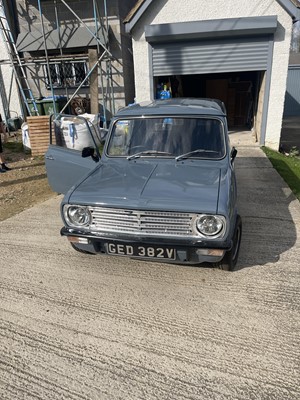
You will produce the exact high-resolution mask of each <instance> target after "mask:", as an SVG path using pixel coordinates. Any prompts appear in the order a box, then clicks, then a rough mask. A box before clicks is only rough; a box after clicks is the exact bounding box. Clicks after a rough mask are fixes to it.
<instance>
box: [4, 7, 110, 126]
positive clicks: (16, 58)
mask: <svg viewBox="0 0 300 400" xmlns="http://www.w3.org/2000/svg"><path fill="white" fill-rule="evenodd" d="M58 1H59V2H60V3H61V4H63V5H64V6H65V7H66V8H67V9H68V10H69V12H70V13H71V14H72V15H73V16H74V17H75V18H76V20H77V21H78V22H79V23H80V24H81V25H80V26H83V27H84V28H85V29H86V30H87V31H88V33H89V34H90V35H91V37H92V38H94V39H95V41H96V47H97V53H98V56H99V57H98V59H97V62H96V63H95V64H94V66H93V67H92V68H91V69H90V70H89V72H88V74H87V75H86V76H85V78H84V80H83V81H81V83H80V84H79V86H78V87H77V88H76V90H75V91H74V92H73V93H72V94H70V93H69V89H68V85H67V84H66V83H65V84H64V88H65V90H66V97H67V104H66V105H65V106H64V108H63V109H62V110H61V113H62V112H63V111H64V110H65V109H66V108H67V107H68V106H69V105H70V104H71V102H72V100H73V99H74V98H75V97H76V95H77V94H78V92H79V91H80V90H81V88H82V87H83V86H84V84H85V83H86V82H87V81H88V79H89V77H90V75H91V74H92V73H93V71H94V70H95V69H96V68H97V69H98V76H100V84H98V103H99V100H100V102H101V103H102V109H103V117H104V118H103V119H104V127H106V123H107V118H106V110H109V111H110V112H111V113H112V114H114V113H115V99H114V85H113V78H112V67H111V63H112V61H113V56H112V54H111V52H110V49H109V40H108V30H109V24H108V13H107V0H102V1H103V10H104V13H103V14H104V15H102V16H101V15H100V13H99V6H98V4H99V3H100V2H101V0H90V1H91V5H92V9H93V15H92V19H93V21H94V30H95V32H94V31H93V30H92V29H91V26H88V25H87V24H86V23H85V22H84V21H83V20H82V19H81V18H80V17H79V16H78V14H77V13H76V12H75V11H74V10H73V9H72V7H71V6H70V5H69V4H68V3H67V2H66V1H65V0H53V6H54V12H55V19H56V21H55V22H56V26H57V29H58V38H59V39H58V40H59V46H58V50H59V55H58V56H57V55H49V52H48V48H47V39H46V35H47V33H46V32H45V25H44V15H43V7H42V3H41V0H37V4H38V11H39V18H40V22H41V28H42V32H41V34H42V40H43V44H44V49H43V51H44V53H45V56H44V57H39V58H38V59H34V58H31V59H28V58H27V59H25V58H21V57H20V55H19V53H18V51H17V47H16V44H15V43H14V41H13V37H12V35H11V34H10V35H9V36H8V37H7V43H8V44H9V45H10V46H13V49H14V50H15V51H14V53H13V56H12V57H10V60H9V63H10V64H11V65H12V67H13V70H14V75H15V78H16V81H17V83H18V88H19V91H20V94H21V98H22V99H23V101H24V103H25V105H26V108H27V111H28V112H29V115H31V112H30V108H29V107H28V101H27V98H26V95H25V93H24V89H25V90H26V89H27V88H24V84H22V82H21V81H20V70H21V71H23V75H24V76H25V77H26V73H25V68H28V67H30V66H32V65H36V64H39V63H43V64H45V65H46V70H47V73H48V79H49V83H50V85H49V86H50V91H51V96H52V99H53V110H54V114H55V116H56V115H57V110H56V108H57V107H56V103H55V89H56V88H54V85H53V82H52V80H53V79H52V76H51V71H50V64H51V63H53V62H61V64H62V70H63V75H64V76H66V75H65V70H64V68H65V67H64V62H65V61H76V59H79V58H80V59H83V58H86V59H87V58H88V57H87V54H86V53H85V54H81V55H79V54H77V55H68V54H64V53H63V46H62V37H61V32H60V30H61V26H60V19H59V10H58V4H57V3H58ZM2 3H3V1H1V0H0V5H2ZM3 10H4V11H5V8H4V6H3ZM5 19H6V17H5ZM6 21H7V19H6ZM104 21H105V22H104ZM7 24H8V21H7ZM99 28H100V31H101V32H102V34H103V37H104V38H105V39H104V41H105V43H103V42H102V41H101V38H100V37H99V36H98V32H99ZM0 30H2V33H3V32H4V30H3V29H1V26H0ZM11 53H12V52H9V54H11ZM100 53H101V55H100ZM5 63H7V61H5V60H4V61H2V62H0V64H5ZM103 64H104V65H103ZM104 76H105V77H106V79H104ZM40 79H44V80H46V76H43V77H41V78H40ZM26 84H27V86H28V88H29V83H28V80H26ZM99 88H100V90H101V99H99V97H100V96H99ZM60 89H63V88H60ZM29 90H30V88H29ZM30 93H31V94H32V92H31V91H30ZM30 99H32V103H33V105H34V110H35V114H36V115H38V110H37V107H36V104H35V99H34V98H33V96H30ZM108 105H109V106H108Z"/></svg>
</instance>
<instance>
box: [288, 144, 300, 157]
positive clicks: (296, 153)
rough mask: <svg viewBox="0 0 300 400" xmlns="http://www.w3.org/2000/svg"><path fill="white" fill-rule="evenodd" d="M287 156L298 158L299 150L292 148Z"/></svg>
mask: <svg viewBox="0 0 300 400" xmlns="http://www.w3.org/2000/svg"><path fill="white" fill-rule="evenodd" d="M289 156H290V157H298V156H299V150H298V149H297V147H296V146H293V147H292V148H291V149H290V151H289Z"/></svg>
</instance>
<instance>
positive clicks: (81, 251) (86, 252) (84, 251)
mask: <svg viewBox="0 0 300 400" xmlns="http://www.w3.org/2000/svg"><path fill="white" fill-rule="evenodd" d="M70 244H71V246H72V247H73V249H74V250H76V251H78V252H79V253H83V254H91V255H93V256H94V255H95V254H94V253H91V252H90V251H86V250H83V249H80V248H79V247H77V246H76V244H74V243H72V242H70Z"/></svg>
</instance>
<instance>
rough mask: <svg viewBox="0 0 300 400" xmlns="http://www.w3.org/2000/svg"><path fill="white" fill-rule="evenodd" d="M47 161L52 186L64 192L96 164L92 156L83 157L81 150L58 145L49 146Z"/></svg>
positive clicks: (55, 190)
mask: <svg viewBox="0 0 300 400" xmlns="http://www.w3.org/2000/svg"><path fill="white" fill-rule="evenodd" d="M45 163H46V170H47V176H48V182H49V185H50V187H51V188H52V190H53V191H54V192H57V193H63V194H66V193H67V192H68V190H69V189H70V188H71V187H72V186H73V185H74V184H76V182H78V181H80V180H81V179H82V178H83V177H84V176H86V175H87V174H88V173H89V172H90V171H92V170H93V169H94V168H95V166H96V163H95V161H93V160H92V159H91V158H82V157H81V152H80V151H78V150H72V149H66V148H63V147H60V146H56V145H50V146H49V148H48V150H47V152H46V155H45Z"/></svg>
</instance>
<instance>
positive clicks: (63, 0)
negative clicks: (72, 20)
mask: <svg viewBox="0 0 300 400" xmlns="http://www.w3.org/2000/svg"><path fill="white" fill-rule="evenodd" d="M38 1H40V0H38ZM60 1H61V2H62V3H63V4H64V5H65V6H66V7H67V8H68V10H69V11H71V13H72V14H73V15H74V16H75V17H76V18H77V19H78V21H80V22H81V23H82V25H84V26H85V28H86V29H87V31H88V32H89V33H90V34H91V35H92V36H93V38H94V39H96V41H97V42H98V43H99V44H100V46H101V47H103V49H104V50H105V52H107V53H108V54H109V56H110V57H112V54H111V52H110V51H109V50H108V49H107V48H106V47H105V46H104V44H103V43H102V42H101V41H100V40H99V38H98V36H97V35H95V34H94V32H93V31H91V30H90V28H89V27H88V25H87V24H86V23H85V22H84V21H83V20H82V19H81V18H80V17H79V16H78V15H77V14H76V13H75V11H74V10H72V8H71V7H70V6H69V5H68V4H67V3H66V2H65V0H60Z"/></svg>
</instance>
